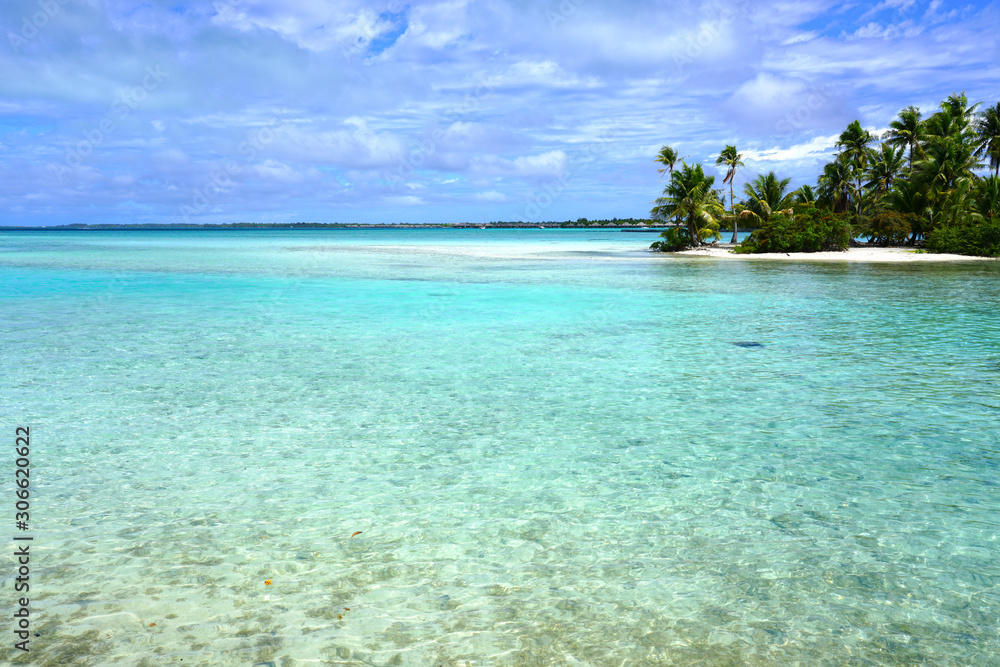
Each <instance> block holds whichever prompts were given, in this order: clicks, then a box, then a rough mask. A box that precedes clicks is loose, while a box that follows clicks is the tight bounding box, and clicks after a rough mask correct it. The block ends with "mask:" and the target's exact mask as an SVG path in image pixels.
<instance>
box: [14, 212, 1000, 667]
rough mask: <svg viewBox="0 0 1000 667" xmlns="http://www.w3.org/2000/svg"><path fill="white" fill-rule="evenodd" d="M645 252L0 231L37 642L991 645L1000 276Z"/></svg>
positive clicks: (364, 648) (897, 653) (997, 583)
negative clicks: (23, 449) (25, 429)
mask: <svg viewBox="0 0 1000 667" xmlns="http://www.w3.org/2000/svg"><path fill="white" fill-rule="evenodd" d="M654 238H655V235H653V234H635V233H622V232H618V231H612V230H606V231H590V230H510V231H507V230H504V231H500V230H466V231H456V230H416V231H402V230H393V231H388V230H386V231H382V230H376V231H320V230H308V231H227V232H216V231H194V232H78V233H55V232H45V233H42V232H30V233H15V232H4V233H0V313H2V318H0V342H2V356H0V369H2V378H3V389H2V393H3V396H4V400H3V401H2V402H0V424H3V425H4V428H5V429H7V431H8V436H9V437H8V440H10V441H11V442H10V444H11V445H12V444H13V430H14V426H15V425H19V424H30V425H31V428H32V436H33V437H32V444H33V448H32V450H33V456H32V482H33V486H32V491H33V496H32V502H33V516H32V519H33V521H32V534H33V536H34V538H35V540H34V543H33V546H32V549H33V554H34V559H33V561H32V577H33V582H32V583H33V587H32V605H33V610H32V612H33V622H34V626H33V630H37V631H38V632H39V633H40V634H41V635H42V636H41V637H38V638H33V642H32V653H31V654H30V662H31V664H36V665H70V664H72V665H140V664H148V665H160V664H174V663H176V664H185V665H188V664H193V665H255V664H262V665H268V664H273V665H276V666H281V667H286V666H291V665H314V664H357V665H429V664H434V665H438V664H448V665H451V664H466V662H468V663H470V664H474V665H572V664H576V665H583V664H589V665H616V666H617V665H622V664H631V665H647V664H648V665H777V664H787V665H792V664H802V665H846V664H857V665H913V664H935V665H972V664H998V663H1000V640H998V634H997V626H998V617H1000V555H998V554H1000V544H998V536H1000V514H998V510H1000V487H998V478H997V473H998V471H1000V444H998V441H1000V438H998V434H1000V427H998V424H1000V398H998V397H1000V266H998V265H997V264H996V263H995V262H977V263H968V264H921V265H900V264H855V263H847V262H843V263H815V262H801V263H772V262H762V261H719V260H711V259H708V258H680V257H666V256H651V255H649V254H647V253H645V252H643V249H644V248H645V247H647V246H648V245H649V243H650V242H652V240H654ZM739 342H742V343H750V342H754V343H760V345H759V346H752V347H740V346H737V345H734V343H739ZM8 466H9V467H11V468H12V466H13V464H12V463H11V462H10V460H9V459H8ZM5 477H6V478H8V479H10V475H9V474H5ZM4 488H5V489H6V490H5V492H4V495H5V497H7V498H8V499H9V498H11V497H12V495H11V491H12V488H13V486H12V484H10V483H9V482H8V483H7V484H6V486H5V487H4ZM9 502H13V501H12V500H10V501H9ZM355 531H362V532H361V534H360V535H357V536H355V537H353V538H352V537H351V535H352V533H354V532H355ZM12 551H13V549H12V548H10V547H5V548H4V554H5V558H4V560H3V562H5V563H6V565H3V569H2V571H0V578H2V591H3V597H4V598H6V600H5V602H4V604H5V605H8V604H11V602H10V601H11V600H12V599H13V598H14V597H15V595H14V592H13V588H12V587H13V573H14V566H13V564H12V562H10V561H9V553H10V552H12ZM268 579H270V580H272V583H271V585H267V586H265V584H264V582H265V580H268ZM153 623H155V624H156V625H155V626H153V625H151V624H153ZM0 635H2V636H5V637H8V640H5V641H4V642H3V643H2V645H0V661H12V662H14V663H15V664H20V663H21V662H25V660H26V657H25V656H23V655H19V654H15V652H14V651H13V650H12V649H11V644H12V641H11V640H10V639H9V638H10V636H11V631H10V621H9V615H7V614H5V615H4V617H3V618H2V619H0ZM181 659H183V663H181V662H180V660H181Z"/></svg>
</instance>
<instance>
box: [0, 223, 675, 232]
mask: <svg viewBox="0 0 1000 667" xmlns="http://www.w3.org/2000/svg"><path fill="white" fill-rule="evenodd" d="M227 229H383V230H384V229H621V230H624V231H633V232H662V231H663V230H665V229H668V228H667V227H662V226H647V225H642V224H639V223H633V222H627V221H623V222H621V223H616V222H615V221H605V220H595V221H593V222H586V223H580V222H487V223H475V222H456V223H450V224H449V223H426V224H418V223H325V222H290V223H259V222H234V223H220V224H214V225H208V224H206V225H192V224H186V223H177V224H164V225H147V224H135V225H123V224H106V225H83V224H73V225H53V226H27V225H16V226H14V225H12V226H0V232H3V231H18V232H22V231H49V232H54V231H60V232H73V231H181V230H185V231H187V230H227Z"/></svg>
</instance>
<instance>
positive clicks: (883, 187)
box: [865, 142, 903, 199]
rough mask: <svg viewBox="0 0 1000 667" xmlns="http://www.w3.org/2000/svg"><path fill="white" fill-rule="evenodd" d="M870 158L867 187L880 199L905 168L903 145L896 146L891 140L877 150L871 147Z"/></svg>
mask: <svg viewBox="0 0 1000 667" xmlns="http://www.w3.org/2000/svg"><path fill="white" fill-rule="evenodd" d="M868 160H869V161H870V162H871V167H870V168H869V170H868V179H869V180H868V182H867V183H865V187H866V188H868V189H869V190H870V191H871V192H872V193H873V194H874V195H875V198H876V199H879V198H881V197H882V196H883V195H884V194H885V193H886V192H888V191H889V188H891V187H892V184H893V183H894V182H895V180H896V178H897V177H898V176H899V173H900V172H901V171H902V170H903V147H902V146H900V147H899V148H894V147H893V146H892V145H891V144H889V142H885V143H883V144H880V145H879V148H878V149H877V150H871V149H869V151H868Z"/></svg>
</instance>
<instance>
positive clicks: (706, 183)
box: [650, 162, 725, 246]
mask: <svg viewBox="0 0 1000 667" xmlns="http://www.w3.org/2000/svg"><path fill="white" fill-rule="evenodd" d="M714 183H715V177H714V176H706V175H705V172H704V170H703V169H702V168H701V165H700V164H696V165H694V166H691V165H689V164H687V163H686V162H685V163H682V166H681V169H680V170H679V171H678V172H677V173H675V174H674V175H673V176H672V178H671V179H670V183H668V184H667V187H666V188H664V190H663V196H662V197H660V198H658V199H657V200H656V202H655V203H656V206H655V207H654V208H653V210H652V211H650V217H651V218H652V219H654V220H656V219H661V220H663V219H669V218H672V217H676V218H677V219H679V220H681V221H682V222H683V223H684V225H685V226H686V227H687V231H688V236H689V237H690V240H691V245H693V246H697V245H700V244H701V241H702V239H705V238H708V237H709V236H716V237H718V231H717V230H718V228H719V223H718V222H717V218H718V217H719V216H721V215H722V214H723V213H724V212H725V209H724V208H723V205H722V203H721V202H720V201H719V198H718V195H717V194H716V192H715V190H713V189H712V185H713V184H714Z"/></svg>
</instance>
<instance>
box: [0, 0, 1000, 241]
mask: <svg viewBox="0 0 1000 667" xmlns="http://www.w3.org/2000/svg"><path fill="white" fill-rule="evenodd" d="M998 26H1000V4H998V2H970V3H962V2H944V1H942V0H928V1H924V0H884V1H883V2H879V3H877V4H876V3H851V2H847V3H839V2H830V1H824V0H801V1H792V0H780V1H771V0H764V1H759V2H758V1H750V0H737V1H736V2H730V1H728V0H727V1H722V2H717V3H708V2H703V3H698V2H685V1H683V0H682V1H680V2H673V1H671V2H665V1H663V2H661V1H657V0H654V1H646V2H635V1H633V0H617V1H615V2H604V1H600V0H551V1H550V2H546V1H545V0H542V1H534V0H531V1H529V0H429V1H427V2H404V1H403V0H386V1H385V2H360V1H356V0H331V1H325V2H324V1H320V0H214V2H182V1H179V0H175V1H160V0H150V1H148V2H131V1H127V0H33V1H28V0H23V1H22V0H5V1H4V3H3V4H2V6H0V32H2V33H3V40H2V43H0V72H2V73H3V76H2V77H0V224H2V225H54V224H67V223H74V222H85V223H97V222H114V223H134V222H135V223H138V222H142V223H150V222H152V223H170V222H195V223H218V222H239V221H257V222H296V221H314V222H461V221H478V220H482V219H483V218H484V217H485V219H487V220H526V221H528V220H566V219H574V220H575V219H576V218H579V217H588V218H601V217H632V216H634V217H644V216H646V215H647V214H648V212H649V209H650V207H651V202H652V200H653V199H655V198H656V197H657V196H658V194H659V193H660V190H661V189H662V187H663V183H662V182H661V183H658V182H657V180H658V178H659V175H658V174H657V171H656V170H657V166H658V165H657V164H656V163H655V162H653V157H654V156H655V154H656V152H657V151H658V149H659V148H660V146H661V145H663V144H669V145H672V146H674V147H675V148H676V149H677V150H678V151H679V152H680V154H681V155H684V156H686V157H687V160H688V161H691V162H694V161H697V162H703V163H705V164H706V166H710V169H709V171H710V173H716V171H717V170H716V168H715V167H714V160H715V156H716V155H717V154H718V152H719V150H720V149H721V148H722V147H723V146H725V145H726V144H727V143H735V144H736V145H737V147H738V148H739V149H740V150H741V151H742V152H743V153H744V154H745V156H747V158H748V159H747V168H746V169H745V170H744V171H743V172H742V174H741V175H740V176H738V178H737V187H738V188H739V187H741V186H742V183H743V182H745V181H746V180H747V179H748V178H751V177H752V176H753V175H754V174H756V173H760V172H765V171H768V170H772V169H773V170H775V171H777V172H778V174H779V175H781V176H786V177H791V178H792V180H793V184H794V185H796V186H797V185H800V184H802V183H813V182H814V181H815V179H816V177H817V175H818V174H819V172H820V171H821V169H822V165H823V164H824V163H825V162H826V161H828V160H829V158H830V156H831V154H832V152H833V142H834V141H835V139H836V135H837V134H839V132H840V131H842V130H843V129H844V127H846V125H847V124H848V123H849V122H850V121H852V120H854V119H856V118H857V119H860V120H861V122H862V124H863V125H865V126H867V127H870V128H875V129H884V128H885V127H886V125H887V124H888V123H889V121H890V120H892V118H893V117H894V116H895V115H896V113H897V112H898V111H899V110H900V109H901V108H903V107H905V106H907V105H909V104H915V105H917V106H920V107H921V108H923V109H925V110H930V109H932V108H933V107H935V106H936V105H937V104H938V103H939V102H940V101H941V100H942V99H944V98H945V97H946V96H947V95H948V94H950V93H952V92H953V91H965V92H966V93H967V94H968V96H969V98H970V99H971V100H973V101H985V102H987V103H995V102H996V101H998V100H1000V67H998V65H997V63H998V62H1000V42H998V38H997V34H998V33H1000V30H998ZM718 182H719V183H720V184H721V178H720V179H718Z"/></svg>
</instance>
